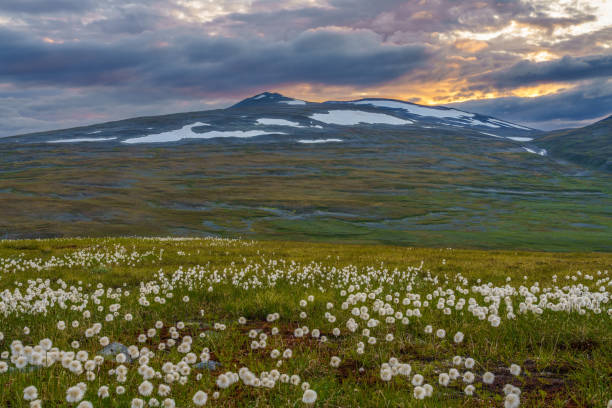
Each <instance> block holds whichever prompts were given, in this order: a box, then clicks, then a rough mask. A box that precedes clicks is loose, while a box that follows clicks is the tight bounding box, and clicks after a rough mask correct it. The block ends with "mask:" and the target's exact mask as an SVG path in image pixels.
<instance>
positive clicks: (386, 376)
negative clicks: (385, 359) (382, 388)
mask: <svg viewBox="0 0 612 408" xmlns="http://www.w3.org/2000/svg"><path fill="white" fill-rule="evenodd" d="M392 377H393V371H391V369H389V368H383V369H381V370H380V379H381V380H383V381H391V378H392Z"/></svg>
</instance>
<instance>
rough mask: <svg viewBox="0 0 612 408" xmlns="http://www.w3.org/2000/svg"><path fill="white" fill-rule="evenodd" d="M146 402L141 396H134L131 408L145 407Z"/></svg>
mask: <svg viewBox="0 0 612 408" xmlns="http://www.w3.org/2000/svg"><path fill="white" fill-rule="evenodd" d="M144 405H145V402H144V401H143V400H141V399H140V398H134V399H133V400H132V404H131V405H130V407H131V408H144Z"/></svg>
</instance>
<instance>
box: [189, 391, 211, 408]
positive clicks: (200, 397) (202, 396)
mask: <svg viewBox="0 0 612 408" xmlns="http://www.w3.org/2000/svg"><path fill="white" fill-rule="evenodd" d="M192 401H193V403H194V404H195V405H196V406H198V407H201V406H203V405H204V404H206V401H208V394H206V393H205V392H204V391H198V392H196V393H195V394H194V395H193V399H192Z"/></svg>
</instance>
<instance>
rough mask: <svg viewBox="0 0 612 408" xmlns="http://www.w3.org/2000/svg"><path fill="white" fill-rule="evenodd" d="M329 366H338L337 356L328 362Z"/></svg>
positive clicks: (338, 358) (338, 359)
mask: <svg viewBox="0 0 612 408" xmlns="http://www.w3.org/2000/svg"><path fill="white" fill-rule="evenodd" d="M329 365H331V366H332V367H338V366H340V357H338V356H333V357H332V358H331V361H330V362H329Z"/></svg>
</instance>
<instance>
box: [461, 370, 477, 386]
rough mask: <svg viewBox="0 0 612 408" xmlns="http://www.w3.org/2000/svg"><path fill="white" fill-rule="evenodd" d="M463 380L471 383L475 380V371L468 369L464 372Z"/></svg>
mask: <svg viewBox="0 0 612 408" xmlns="http://www.w3.org/2000/svg"><path fill="white" fill-rule="evenodd" d="M463 382H464V383H467V384H471V383H473V382H474V373H472V372H471V371H466V372H465V373H463Z"/></svg>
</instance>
